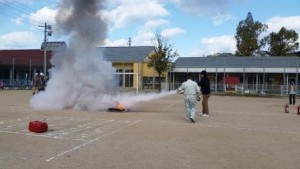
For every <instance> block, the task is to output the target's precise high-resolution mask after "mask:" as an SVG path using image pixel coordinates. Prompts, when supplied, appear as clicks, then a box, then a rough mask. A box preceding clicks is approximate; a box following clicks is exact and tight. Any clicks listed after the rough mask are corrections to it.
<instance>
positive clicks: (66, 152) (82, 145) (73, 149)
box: [46, 120, 141, 162]
mask: <svg viewBox="0 0 300 169" xmlns="http://www.w3.org/2000/svg"><path fill="white" fill-rule="evenodd" d="M140 121H141V120H136V121H133V122H131V123H129V124H128V125H126V126H124V127H122V128H119V129H117V130H114V131H112V132H110V133H107V134H105V135H102V136H100V137H97V138H95V139H93V140H91V141H88V142H85V143H83V144H80V145H79V146H76V147H74V148H71V149H69V150H66V151H64V152H61V153H59V154H57V155H56V156H53V157H50V158H48V159H47V160H46V161H47V162H50V161H52V160H54V159H56V158H58V157H61V156H64V155H65V154H68V153H71V152H73V151H75V150H77V149H80V148H82V147H84V146H86V145H88V144H92V143H94V142H95V141H98V140H100V139H101V138H104V137H107V136H110V135H112V134H114V133H116V132H118V131H121V130H122V129H124V128H126V127H129V126H131V125H133V124H136V123H138V122H140Z"/></svg>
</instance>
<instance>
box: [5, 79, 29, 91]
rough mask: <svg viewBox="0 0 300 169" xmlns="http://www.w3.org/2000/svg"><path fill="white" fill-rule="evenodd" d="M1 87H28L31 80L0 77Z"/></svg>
mask: <svg viewBox="0 0 300 169" xmlns="http://www.w3.org/2000/svg"><path fill="white" fill-rule="evenodd" d="M0 84H1V88H3V89H30V88H31V87H32V86H31V80H27V79H20V80H9V79H0Z"/></svg>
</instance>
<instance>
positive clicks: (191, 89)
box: [177, 74, 200, 123]
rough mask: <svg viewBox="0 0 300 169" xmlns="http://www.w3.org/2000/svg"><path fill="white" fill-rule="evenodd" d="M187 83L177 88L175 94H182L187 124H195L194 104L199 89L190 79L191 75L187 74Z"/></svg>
mask: <svg viewBox="0 0 300 169" xmlns="http://www.w3.org/2000/svg"><path fill="white" fill-rule="evenodd" d="M186 77H187V81H185V82H184V83H182V85H181V86H180V87H179V88H178V90H177V92H181V91H183V92H184V103H185V111H186V118H187V122H189V123H191V122H192V123H195V114H196V103H197V97H198V95H199V93H200V88H199V87H198V84H197V83H196V82H194V81H193V80H192V79H191V78H192V76H191V74H187V76H186Z"/></svg>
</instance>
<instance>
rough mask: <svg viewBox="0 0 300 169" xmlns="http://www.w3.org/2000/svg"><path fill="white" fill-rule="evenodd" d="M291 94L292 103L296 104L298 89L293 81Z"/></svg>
mask: <svg viewBox="0 0 300 169" xmlns="http://www.w3.org/2000/svg"><path fill="white" fill-rule="evenodd" d="M289 96H290V98H289V99H290V104H293V105H295V104H296V97H295V96H296V90H295V84H294V82H293V81H292V82H291V85H290V91H289Z"/></svg>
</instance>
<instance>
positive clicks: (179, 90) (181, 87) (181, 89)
mask: <svg viewBox="0 0 300 169" xmlns="http://www.w3.org/2000/svg"><path fill="white" fill-rule="evenodd" d="M183 90H184V83H182V85H181V86H180V87H179V88H178V89H177V93H180V92H181V91H183Z"/></svg>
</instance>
